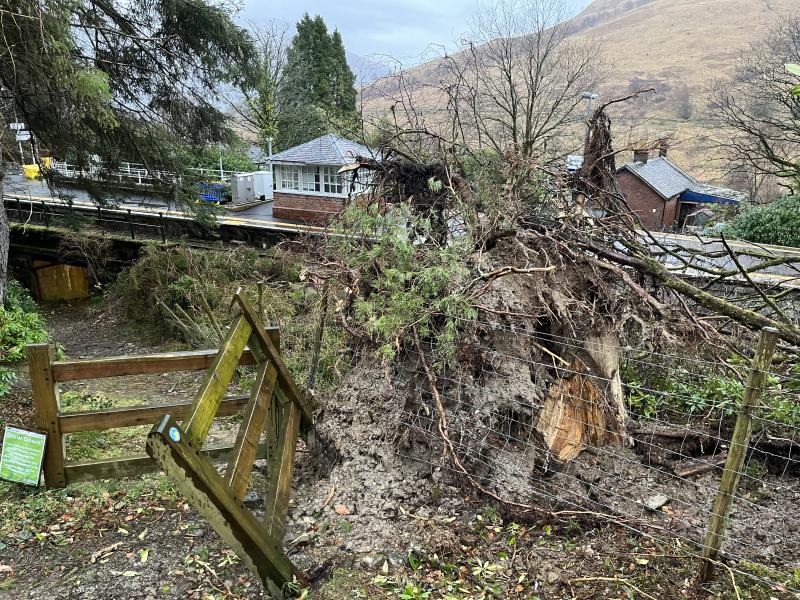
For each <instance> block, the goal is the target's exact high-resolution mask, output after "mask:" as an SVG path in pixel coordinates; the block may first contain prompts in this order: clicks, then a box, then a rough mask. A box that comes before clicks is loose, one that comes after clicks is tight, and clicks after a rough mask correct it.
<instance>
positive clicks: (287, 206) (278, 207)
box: [272, 191, 344, 225]
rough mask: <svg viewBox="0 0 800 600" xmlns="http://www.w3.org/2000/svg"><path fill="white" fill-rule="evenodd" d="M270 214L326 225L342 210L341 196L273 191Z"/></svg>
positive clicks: (281, 217) (342, 201)
mask: <svg viewBox="0 0 800 600" xmlns="http://www.w3.org/2000/svg"><path fill="white" fill-rule="evenodd" d="M273 198H274V202H275V204H273V206H272V214H273V215H275V216H276V217H277V218H279V219H290V220H292V221H302V222H304V223H315V224H318V225H327V224H328V223H330V222H331V219H333V217H335V216H336V215H338V214H339V213H340V212H342V209H343V208H344V199H343V198H333V197H330V196H309V195H306V194H289V193H286V192H277V191H276V192H274V193H273Z"/></svg>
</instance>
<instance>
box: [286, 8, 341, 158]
mask: <svg viewBox="0 0 800 600" xmlns="http://www.w3.org/2000/svg"><path fill="white" fill-rule="evenodd" d="M354 82H355V76H354V75H353V72H352V70H351V69H350V67H349V65H348V64H347V57H346V54H345V50H344V43H343V41H342V36H341V34H340V33H339V32H338V31H336V30H334V31H333V33H331V34H329V33H328V27H327V26H326V25H325V21H324V20H323V19H322V17H321V16H319V15H317V16H316V17H311V16H310V15H309V14H305V15H304V16H303V18H302V19H301V20H300V21H299V22H298V23H297V34H296V35H295V37H294V38H293V39H292V44H291V46H290V48H289V50H288V52H287V62H286V71H285V75H284V78H283V80H282V81H281V85H280V88H279V89H278V94H277V97H278V119H277V129H278V132H277V139H276V145H277V147H278V148H279V149H286V148H289V147H291V146H295V145H297V144H301V143H303V142H306V141H308V140H310V139H313V138H315V137H318V136H320V135H323V134H325V133H330V132H334V131H336V132H341V131H342V130H344V129H347V128H348V127H351V126H352V124H353V122H354V121H355V120H356V90H355V88H354V87H353V84H354Z"/></svg>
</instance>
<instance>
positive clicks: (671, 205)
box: [617, 171, 678, 229]
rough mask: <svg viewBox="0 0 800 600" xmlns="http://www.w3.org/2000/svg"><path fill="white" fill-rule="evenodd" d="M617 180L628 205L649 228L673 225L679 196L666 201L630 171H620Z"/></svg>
mask: <svg viewBox="0 0 800 600" xmlns="http://www.w3.org/2000/svg"><path fill="white" fill-rule="evenodd" d="M617 182H618V183H619V189H620V191H621V192H622V194H623V195H624V196H625V200H627V201H628V206H630V208H631V210H632V211H633V212H635V213H636V214H637V215H639V218H640V219H641V220H642V225H644V226H645V227H647V228H648V229H661V228H662V227H669V226H671V225H672V222H673V221H674V220H675V211H676V210H677V206H678V199H677V198H670V199H669V200H668V201H667V202H666V203H665V202H664V200H663V199H662V198H661V196H659V195H658V193H657V192H655V191H654V190H653V189H652V188H651V187H650V186H648V185H647V184H646V183H644V182H643V181H642V180H641V179H639V178H638V177H636V176H635V175H633V174H632V173H630V172H629V171H622V172H621V173H619V174H618V175H617ZM653 209H655V212H653Z"/></svg>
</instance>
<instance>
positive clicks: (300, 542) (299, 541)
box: [289, 533, 311, 546]
mask: <svg viewBox="0 0 800 600" xmlns="http://www.w3.org/2000/svg"><path fill="white" fill-rule="evenodd" d="M309 542H311V534H310V533H303V534H300V535H298V536H297V537H296V538H294V539H293V540H292V541H291V542H290V543H289V545H290V546H305V545H306V544H308V543H309Z"/></svg>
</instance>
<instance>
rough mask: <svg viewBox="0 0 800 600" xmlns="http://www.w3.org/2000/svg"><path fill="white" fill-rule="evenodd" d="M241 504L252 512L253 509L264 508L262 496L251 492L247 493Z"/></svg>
mask: <svg viewBox="0 0 800 600" xmlns="http://www.w3.org/2000/svg"><path fill="white" fill-rule="evenodd" d="M243 502H244V505H245V506H246V507H247V508H249V509H250V510H253V509H254V508H261V507H262V506H264V496H262V495H261V494H258V493H256V492H254V491H252V490H251V491H249V492H247V495H246V496H245V497H244V501H243Z"/></svg>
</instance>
